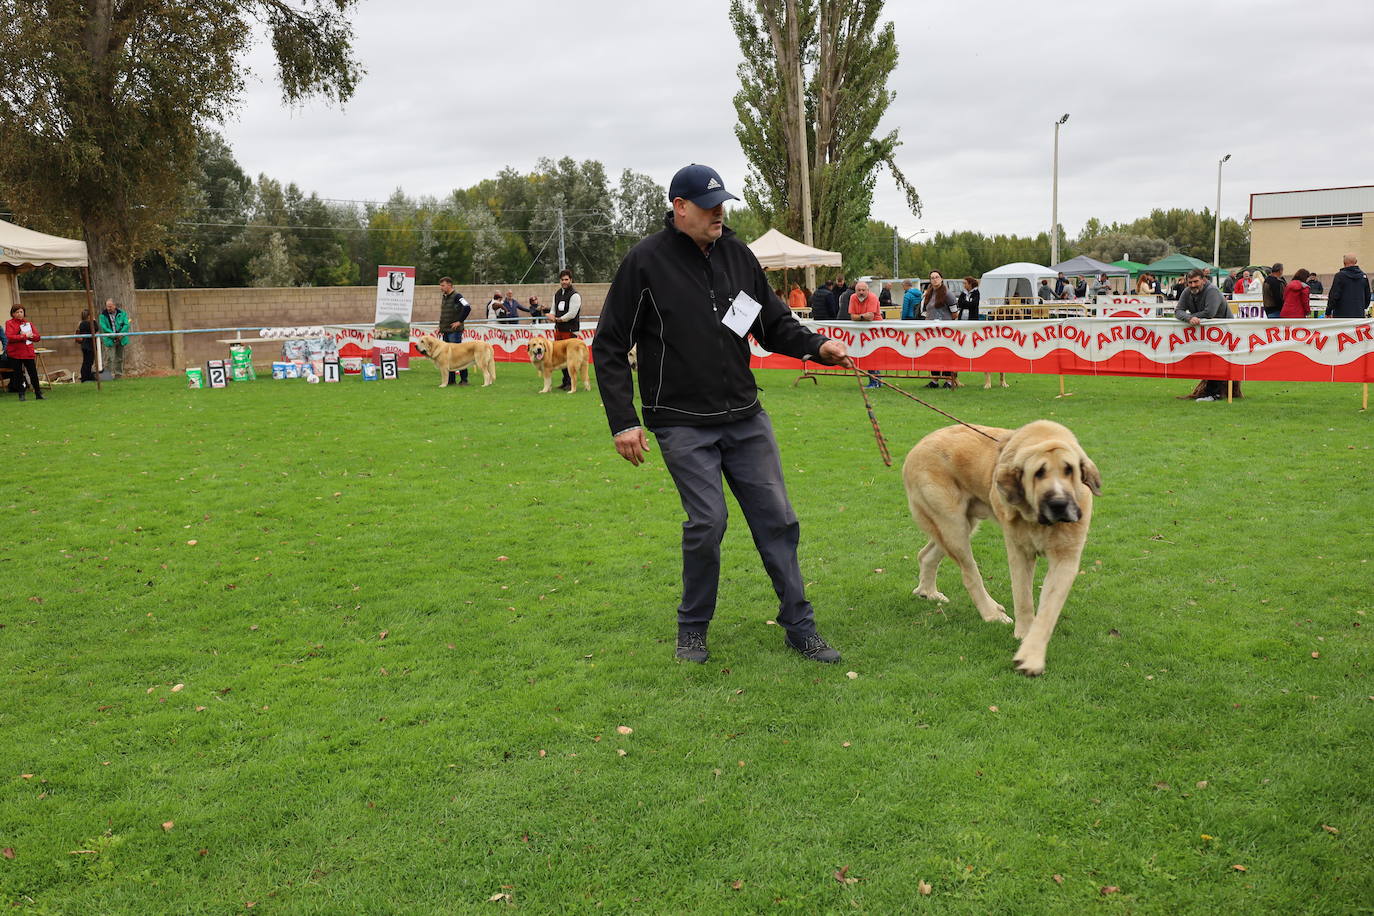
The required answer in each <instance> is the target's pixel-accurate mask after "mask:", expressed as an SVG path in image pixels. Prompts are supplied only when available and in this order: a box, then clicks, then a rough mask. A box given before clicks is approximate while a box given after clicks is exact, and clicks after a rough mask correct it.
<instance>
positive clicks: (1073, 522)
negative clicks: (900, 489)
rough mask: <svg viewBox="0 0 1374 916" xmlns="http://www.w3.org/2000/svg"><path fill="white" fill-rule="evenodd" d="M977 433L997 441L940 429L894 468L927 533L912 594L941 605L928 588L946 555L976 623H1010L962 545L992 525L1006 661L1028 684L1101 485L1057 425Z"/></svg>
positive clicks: (1039, 665)
mask: <svg viewBox="0 0 1374 916" xmlns="http://www.w3.org/2000/svg"><path fill="white" fill-rule="evenodd" d="M979 428H980V429H982V430H983V431H984V432H986V433H987V434H988V435H990V436H993V437H995V438H996V441H993V440H992V439H988V438H986V437H985V436H981V435H979V434H978V433H977V432H976V431H974V430H972V429H969V428H968V427H967V426H947V427H945V428H944V429H937V430H936V431H935V432H933V433H931V434H930V435H928V436H926V437H925V438H924V439H922V440H921V441H920V442H918V443H916V446H915V447H914V448H913V449H912V450H911V452H910V453H909V454H908V455H907V456H906V461H905V463H903V465H902V480H903V481H904V483H905V484H906V496H907V503H908V504H909V505H910V506H911V515H912V517H913V518H914V519H915V520H916V523H917V524H919V525H920V526H921V527H922V528H924V529H925V530H926V533H928V534H929V535H930V543H928V544H926V546H925V547H923V548H922V549H921V553H920V556H919V558H918V559H919V561H920V566H921V579H920V584H919V585H918V586H917V587H916V590H915V592H914V594H916V595H919V596H920V597H922V598H928V599H930V600H932V601H948V600H949V599H948V598H946V597H945V596H944V595H943V594H941V593H940V591H939V589H938V588H936V585H935V574H936V571H937V569H938V568H939V566H940V561H941V560H943V559H944V558H945V556H946V555H948V556H950V557H953V558H954V562H956V563H958V564H959V570H960V572H962V573H963V577H964V588H965V589H967V590H968V594H969V597H970V598H972V599H973V603H974V606H975V607H977V608H978V613H979V614H980V615H981V616H982V618H983V619H984V620H988V621H999V622H1002V623H1011V618H1009V617H1008V616H1007V614H1006V609H1005V608H1003V607H1002V605H1000V604H998V603H997V602H996V601H994V600H992V596H991V595H989V594H988V591H987V588H986V587H985V586H984V585H983V577H982V575H980V574H979V572H978V564H977V563H976V562H974V559H973V548H972V546H971V544H970V539H971V538H972V537H973V532H974V531H975V530H977V528H978V523H979V522H980V521H981V520H982V519H985V518H993V519H996V520H997V523H998V524H999V525H1001V526H1002V534H1003V537H1004V538H1005V540H1006V544H1007V562H1008V563H1009V565H1010V567H1011V587H1012V602H1013V606H1014V609H1015V614H1016V629H1015V631H1014V633H1015V635H1016V638H1017V639H1019V640H1021V646H1020V648H1019V649H1018V650H1017V652H1016V655H1015V656H1014V657H1013V663H1014V664H1015V667H1016V669H1017V670H1018V671H1020V672H1021V673H1022V674H1026V675H1030V676H1035V675H1038V674H1042V673H1043V672H1044V670H1045V649H1046V647H1047V646H1048V645H1049V642H1050V637H1051V636H1052V635H1054V627H1055V624H1056V623H1058V622H1059V612H1060V610H1061V609H1062V608H1063V607H1064V601H1065V600H1066V599H1067V598H1068V596H1069V589H1070V588H1072V587H1073V582H1074V579H1075V577H1077V575H1078V563H1079V558H1080V557H1081V556H1082V553H1083V543H1084V541H1085V540H1086V539H1087V537H1088V524H1089V522H1091V520H1092V514H1093V495H1094V494H1098V493H1101V492H1102V477H1101V475H1100V474H1099V473H1098V470H1097V465H1095V464H1093V462H1092V459H1090V458H1089V457H1088V456H1087V455H1086V454H1084V452H1083V448H1082V447H1081V446H1080V445H1079V444H1078V440H1077V439H1075V438H1074V435H1073V433H1072V432H1070V431H1069V430H1068V429H1067V428H1066V427H1064V426H1061V425H1059V424H1058V423H1053V422H1051V421H1049V420H1036V421H1035V422H1033V423H1027V424H1026V425H1025V426H1022V427H1021V428H1020V429H1015V430H1011V429H997V428H995V427H991V426H983V427H979ZM1040 556H1044V557H1047V558H1048V559H1049V569H1048V571H1047V572H1046V573H1045V582H1044V584H1043V585H1042V586H1041V588H1040V607H1039V610H1036V607H1035V563H1036V558H1037V557H1040Z"/></svg>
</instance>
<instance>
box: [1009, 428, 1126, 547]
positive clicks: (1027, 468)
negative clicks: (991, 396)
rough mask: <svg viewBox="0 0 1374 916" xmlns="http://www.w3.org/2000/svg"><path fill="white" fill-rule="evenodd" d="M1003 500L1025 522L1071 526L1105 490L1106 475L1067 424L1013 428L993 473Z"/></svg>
mask: <svg viewBox="0 0 1374 916" xmlns="http://www.w3.org/2000/svg"><path fill="white" fill-rule="evenodd" d="M993 481H994V483H995V485H996V487H997V490H998V492H999V493H1000V494H1001V496H1002V498H1003V499H1004V500H1006V502H1007V504H1008V505H1010V506H1011V507H1013V508H1014V509H1016V511H1017V512H1019V513H1020V514H1021V517H1022V518H1024V519H1026V520H1027V521H1036V522H1039V523H1040V524H1042V525H1057V524H1060V523H1061V522H1067V523H1073V522H1077V521H1079V520H1080V519H1082V518H1083V514H1084V511H1085V510H1086V509H1090V508H1091V507H1092V498H1093V496H1094V495H1096V494H1100V493H1101V492H1102V475H1101V474H1100V473H1099V472H1098V470H1097V465H1095V464H1093V461H1092V459H1091V458H1089V457H1088V456H1087V454H1086V453H1085V452H1084V451H1083V447H1082V446H1080V445H1079V444H1078V440H1077V439H1076V438H1074V434H1073V433H1072V432H1070V431H1069V429H1068V428H1067V427H1065V426H1061V425H1060V424H1058V423H1054V422H1052V421H1050V420H1036V421H1035V422H1034V423H1027V424H1026V425H1025V426H1023V427H1021V428H1020V429H1017V430H1013V431H1012V433H1011V434H1010V435H1009V436H1008V437H1007V439H1006V441H1005V442H1004V443H1003V444H1002V448H1001V451H1000V453H999V455H998V459H997V467H996V469H995V470H994V471H993Z"/></svg>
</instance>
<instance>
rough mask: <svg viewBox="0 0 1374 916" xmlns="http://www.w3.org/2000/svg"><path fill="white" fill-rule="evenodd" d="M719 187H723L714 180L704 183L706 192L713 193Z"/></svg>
mask: <svg viewBox="0 0 1374 916" xmlns="http://www.w3.org/2000/svg"><path fill="white" fill-rule="evenodd" d="M720 187H724V185H722V184H721V183H720V182H719V181H716V180H715V179H714V178H712V179H711V180H710V181H708V182H706V190H708V191H714V190H715V189H716V188H720Z"/></svg>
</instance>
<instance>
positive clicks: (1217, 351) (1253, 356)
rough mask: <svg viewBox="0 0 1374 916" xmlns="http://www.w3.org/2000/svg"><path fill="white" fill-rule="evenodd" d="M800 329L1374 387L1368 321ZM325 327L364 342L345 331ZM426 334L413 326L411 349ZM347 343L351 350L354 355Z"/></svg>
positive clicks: (504, 357)
mask: <svg viewBox="0 0 1374 916" xmlns="http://www.w3.org/2000/svg"><path fill="white" fill-rule="evenodd" d="M803 323H804V324H806V325H808V326H810V327H813V328H814V329H815V330H816V331H818V332H819V333H821V334H824V335H825V336H827V337H832V338H834V339H836V340H839V341H843V342H844V344H845V346H847V347H848V348H849V352H850V354H852V355H853V356H854V357H855V359H856V360H857V361H858V362H859V365H860V366H862V367H863V368H865V369H878V370H885V371H894V370H914V371H930V370H933V369H939V370H943V371H957V372H1018V373H1026V374H1035V373H1039V374H1046V375H1127V376H1146V377H1157V378H1189V379H1200V378H1212V379H1233V380H1235V381H1246V380H1255V381H1298V382H1318V381H1320V382H1374V320H1371V319H1368V318H1364V319H1336V318H1328V319H1312V320H1308V321H1301V320H1276V321H1270V320H1266V319H1259V320H1255V319H1240V318H1235V319H1230V320H1223V321H1208V322H1204V323H1202V324H1200V325H1196V326H1192V325H1185V324H1183V323H1182V322H1179V321H1176V320H1173V319H1159V318H1141V319H1128V318H1122V317H1115V318H1063V319H1050V320H1028V321H934V322H928V321H892V322H882V323H878V324H868V323H860V322H848V321H846V322H812V321H806V322H803ZM329 331H330V332H331V333H335V332H342V333H343V334H344V335H357V336H358V337H368V338H370V337H371V335H370V334H369V333H368V332H366V331H363V332H358V331H350V329H348V328H337V327H335V328H330V329H329ZM427 332H428V331H427V329H425V328H419V327H413V328H412V329H411V339H412V343H413V342H414V340H416V339H418V338H419V336H420V335H421V334H423V333H427ZM549 333H550V332H549V329H548V327H546V326H544V325H528V324H518V325H509V326H495V325H494V326H472V325H469V326H468V328H467V330H466V331H465V332H464V335H463V336H464V338H465V339H468V340H486V341H488V342H490V343H491V344H492V346H493V347H494V348H495V351H496V358H497V359H498V360H501V361H506V362H523V361H525V360H527V359H528V358H529V357H528V355H527V353H526V350H525V346H526V344H527V343H528V342H529V340H530V338H532V337H534V336H537V335H544V336H548V335H549ZM579 336H580V337H581V338H582V339H583V340H585V341H587V342H588V343H591V341H592V338H594V337H595V336H596V331H595V330H594V329H586V330H583V331H581V332H580V333H579ZM336 340H338V341H339V343H340V352H341V353H342V354H343V355H345V356H349V355H366V354H365V352H364V351H363V350H362V349H361V347H363V346H365V345H366V344H365V343H364V342H363V341H361V340H358V339H356V338H354V339H352V340H349V339H345V337H343V336H336ZM349 343H353V344H354V345H355V346H357V347H358V348H359V349H357V350H352V349H351V348H350V347H349V346H347V344H349ZM367 343H370V339H369V340H368V341H367ZM749 346H750V350H751V353H752V359H751V360H750V364H751V365H752V366H753V367H754V368H767V369H800V367H801V363H800V361H798V360H795V359H792V358H791V357H788V356H779V355H777V354H774V353H769V352H768V351H766V350H764V349H762V348H761V347H759V346H758V344H757V343H756V342H754V340H753V339H752V338H750V342H749ZM412 355H418V352H415V353H412Z"/></svg>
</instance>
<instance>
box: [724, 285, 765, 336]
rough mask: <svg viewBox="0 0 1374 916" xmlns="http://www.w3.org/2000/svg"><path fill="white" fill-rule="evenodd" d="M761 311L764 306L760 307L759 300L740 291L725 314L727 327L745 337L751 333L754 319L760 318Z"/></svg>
mask: <svg viewBox="0 0 1374 916" xmlns="http://www.w3.org/2000/svg"><path fill="white" fill-rule="evenodd" d="M761 311H763V306H761V305H759V303H758V300H756V299H755V298H754V297H753V296H751V295H749V294H748V293H746V292H745V291H744V290H740V291H739V294H738V295H736V296H735V301H733V302H731V303H730V310H729V311H727V312H726V313H725V326H726V327H727V328H729V329H730V330H732V331H734V332H735V333H736V334H738V335H739V336H740V337H743V336H744V335H746V334H748V333H749V328H750V327H752V326H753V324H754V319H755V318H757V317H759V312H761Z"/></svg>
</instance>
